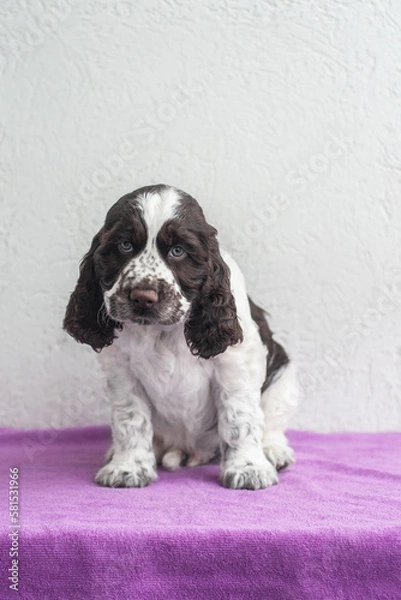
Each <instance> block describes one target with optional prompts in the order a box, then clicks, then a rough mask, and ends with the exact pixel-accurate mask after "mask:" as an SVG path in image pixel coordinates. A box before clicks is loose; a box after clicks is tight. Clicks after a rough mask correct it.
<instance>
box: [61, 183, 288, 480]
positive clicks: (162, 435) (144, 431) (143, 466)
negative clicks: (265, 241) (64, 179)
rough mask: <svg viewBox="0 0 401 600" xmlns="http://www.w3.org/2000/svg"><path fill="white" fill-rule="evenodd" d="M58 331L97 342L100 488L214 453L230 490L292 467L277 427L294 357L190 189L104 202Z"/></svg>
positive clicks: (162, 189) (152, 190) (150, 476)
mask: <svg viewBox="0 0 401 600" xmlns="http://www.w3.org/2000/svg"><path fill="white" fill-rule="evenodd" d="M177 248H178V250H177ZM172 250H175V252H172ZM64 327H65V329H66V330H67V332H68V333H69V334H70V335H72V336H73V337H74V338H75V339H76V340H78V341H79V342H81V343H84V344H89V345H90V346H91V347H92V348H93V349H94V350H96V351H97V352H99V351H100V350H101V349H103V351H102V352H101V354H100V360H101V361H102V363H103V367H104V369H105V371H106V374H107V389H108V394H109V397H110V402H111V408H112V433H113V445H112V448H111V449H110V452H109V453H108V458H107V461H106V464H105V465H104V466H103V467H102V468H101V469H100V470H99V472H98V474H97V475H96V482H97V483H99V484H100V485H104V486H112V487H143V486H145V485H148V484H150V483H151V482H152V481H154V480H155V479H156V478H157V471H156V464H157V463H161V464H162V465H163V466H164V467H165V468H167V469H175V468H178V467H179V466H180V465H181V464H188V465H190V466H195V465H200V464H204V463H206V462H208V461H210V460H211V459H212V458H214V457H216V456H217V455H218V454H220V458H221V467H220V468H221V475H220V480H221V482H222V484H223V485H224V486H226V487H230V488H235V489H253V490H257V489H260V488H264V487H267V486H269V485H272V484H274V483H277V481H278V476H277V470H278V469H281V468H283V467H285V466H287V465H289V464H291V463H292V462H293V460H294V457H293V452H292V450H291V448H290V447H289V446H288V443H287V440H286V437H285V435H284V428H285V426H286V423H287V420H288V417H289V416H290V415H291V414H292V412H293V410H294V407H295V405H296V398H297V394H296V384H295V381H294V372H293V370H292V369H291V364H289V363H288V357H287V355H286V353H285V351H284V349H283V348H282V347H281V346H280V345H279V344H278V343H277V342H276V341H275V340H274V339H273V337H272V333H271V331H270V328H269V326H268V323H267V320H266V315H265V313H264V312H263V311H262V309H260V308H259V307H258V306H256V305H255V304H253V303H252V301H251V300H250V299H248V297H247V293H246V286H245V281H244V278H243V275H242V273H241V271H240V269H239V267H238V265H237V264H236V263H235V261H233V260H232V258H231V257H230V256H229V255H228V254H227V253H225V252H224V251H223V250H221V249H220V248H219V244H218V240H217V232H216V230H215V229H214V228H213V227H212V226H211V225H209V224H208V223H207V222H206V219H205V217H204V214H203V212H202V209H201V208H200V206H199V204H198V203H197V202H196V200H195V199H194V198H192V197H191V196H189V195H188V194H185V193H184V192H182V191H180V190H177V189H176V188H172V187H169V186H166V185H157V186H149V187H146V188H141V189H140V190H137V191H135V192H132V193H131V194H127V195H126V196H123V197H122V198H120V200H119V201H118V202H116V204H115V205H113V206H112V208H111V209H110V210H109V211H108V213H107V215H106V220H105V224H104V227H103V228H102V229H101V230H100V231H99V233H98V234H97V235H96V236H95V237H94V239H93V242H92V245H91V247H90V249H89V252H88V253H87V254H86V255H85V257H84V258H83V260H82V263H81V266H80V274H79V278H78V282H77V285H76V288H75V290H74V292H73V293H72V294H71V297H70V301H69V303H68V306H67V310H66V315H65V319H64ZM205 359H208V360H205Z"/></svg>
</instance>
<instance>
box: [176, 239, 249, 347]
mask: <svg viewBox="0 0 401 600" xmlns="http://www.w3.org/2000/svg"><path fill="white" fill-rule="evenodd" d="M211 229H212V232H213V233H212V235H213V237H212V239H211V252H210V257H209V261H208V273H207V276H206V279H205V281H204V282H203V285H202V287H201V289H200V291H199V293H198V295H197V296H196V297H195V298H194V299H193V301H192V307H191V312H190V315H189V318H188V320H187V321H186V323H185V337H186V340H187V344H188V346H189V348H190V350H191V352H192V354H194V355H195V356H200V357H202V358H211V357H213V356H216V355H217V354H221V353H222V352H224V351H225V350H226V349H227V348H228V346H234V345H235V344H237V343H239V342H242V340H243V335H242V329H241V326H240V324H239V321H238V318H237V309H236V306H235V300H234V296H233V295H232V293H231V288H230V271H229V268H228V266H227V265H226V263H225V262H224V261H223V259H222V257H221V255H220V252H219V247H218V243H217V240H216V238H215V234H216V230H214V229H213V228H211Z"/></svg>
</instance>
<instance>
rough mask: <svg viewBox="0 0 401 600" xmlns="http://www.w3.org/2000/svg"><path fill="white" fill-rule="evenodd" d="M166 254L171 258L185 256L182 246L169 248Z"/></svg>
mask: <svg viewBox="0 0 401 600" xmlns="http://www.w3.org/2000/svg"><path fill="white" fill-rule="evenodd" d="M168 254H169V256H171V258H183V256H185V250H184V248H183V247H182V246H173V247H172V248H170V251H169V253H168Z"/></svg>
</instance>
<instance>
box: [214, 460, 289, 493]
mask: <svg viewBox="0 0 401 600" xmlns="http://www.w3.org/2000/svg"><path fill="white" fill-rule="evenodd" d="M220 480H221V483H222V484H223V486H224V487H226V488H231V489H233V490H261V489H264V488H267V487H269V486H270V485H275V484H276V483H278V476H277V471H276V469H275V468H274V467H273V465H272V464H271V463H269V462H268V461H267V460H266V461H260V462H258V463H251V462H248V463H245V464H244V463H242V462H241V463H239V464H238V465H236V464H235V462H233V461H232V462H231V461H230V465H226V466H223V467H222V470H221V476H220Z"/></svg>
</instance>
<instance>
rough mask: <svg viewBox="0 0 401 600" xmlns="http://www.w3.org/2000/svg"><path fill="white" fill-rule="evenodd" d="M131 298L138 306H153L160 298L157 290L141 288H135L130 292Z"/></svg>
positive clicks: (142, 307)
mask: <svg viewBox="0 0 401 600" xmlns="http://www.w3.org/2000/svg"><path fill="white" fill-rule="evenodd" d="M130 298H131V300H132V301H133V303H134V306H135V307H136V308H141V309H144V308H145V309H146V308H152V306H153V305H154V304H156V302H157V301H158V299H159V296H158V295H157V292H155V290H141V289H137V288H134V289H133V290H132V292H131V293H130Z"/></svg>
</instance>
